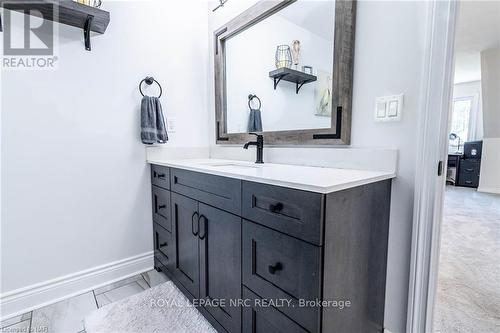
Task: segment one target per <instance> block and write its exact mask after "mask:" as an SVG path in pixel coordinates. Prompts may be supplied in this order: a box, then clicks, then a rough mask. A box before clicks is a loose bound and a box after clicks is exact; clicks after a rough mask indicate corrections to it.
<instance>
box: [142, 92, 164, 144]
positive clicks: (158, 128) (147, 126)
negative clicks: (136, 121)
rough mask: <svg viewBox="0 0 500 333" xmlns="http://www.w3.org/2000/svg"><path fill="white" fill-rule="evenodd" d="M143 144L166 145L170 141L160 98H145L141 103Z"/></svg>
mask: <svg viewBox="0 0 500 333" xmlns="http://www.w3.org/2000/svg"><path fill="white" fill-rule="evenodd" d="M141 140H142V143H144V144H147V145H151V144H153V143H165V142H167V141H168V135H167V129H166V128H165V119H164V118H163V111H162V109H161V104H160V99H159V98H158V97H150V96H144V97H143V98H142V101H141Z"/></svg>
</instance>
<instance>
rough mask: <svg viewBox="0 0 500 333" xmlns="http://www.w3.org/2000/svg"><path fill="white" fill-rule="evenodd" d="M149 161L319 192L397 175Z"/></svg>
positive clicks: (214, 161) (216, 161)
mask: <svg viewBox="0 0 500 333" xmlns="http://www.w3.org/2000/svg"><path fill="white" fill-rule="evenodd" d="M147 162H148V163H150V164H157V165H164V166H168V167H172V168H178V169H185V170H191V171H196V172H201V173H206V174H211V175H218V176H224V177H229V178H236V179H242V180H248V181H253V182H257V183H263V184H270V185H276V186H283V187H289V188H294V189H299V190H305V191H311V192H316V193H323V194H326V193H331V192H335V191H340V190H344V189H347V188H351V187H356V186H360V185H364V184H369V183H374V182H377V181H381V180H385V179H390V178H394V177H395V176H396V175H395V174H394V173H390V172H386V171H370V170H354V169H336V168H327V167H314V166H302V165H288V164H274V163H265V164H255V163H251V162H244V161H232V160H219V159H180V160H175V159H172V160H170V159H157V160H156V159H148V161H147Z"/></svg>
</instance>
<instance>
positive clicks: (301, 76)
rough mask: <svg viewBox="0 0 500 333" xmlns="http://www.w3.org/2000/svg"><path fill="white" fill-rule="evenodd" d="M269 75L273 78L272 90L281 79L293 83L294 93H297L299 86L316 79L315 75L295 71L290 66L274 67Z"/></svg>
mask: <svg viewBox="0 0 500 333" xmlns="http://www.w3.org/2000/svg"><path fill="white" fill-rule="evenodd" d="M269 77H270V78H272V79H273V80H274V90H276V87H277V86H278V83H279V82H280V81H281V80H283V81H288V82H293V83H295V93H296V94H298V93H299V90H300V88H302V86H303V85H304V84H306V83H311V82H314V81H316V80H317V79H318V78H317V77H316V76H315V75H311V74H307V73H304V72H300V71H296V70H295V69H291V68H278V69H275V70H274V71H271V72H269Z"/></svg>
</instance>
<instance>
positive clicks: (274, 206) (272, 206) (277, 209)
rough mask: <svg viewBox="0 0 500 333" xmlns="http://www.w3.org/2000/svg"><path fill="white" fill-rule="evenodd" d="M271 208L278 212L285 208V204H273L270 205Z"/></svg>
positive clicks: (272, 210)
mask: <svg viewBox="0 0 500 333" xmlns="http://www.w3.org/2000/svg"><path fill="white" fill-rule="evenodd" d="M269 210H270V211H271V212H273V213H278V212H280V211H282V210H283V204H282V203H281V202H278V203H276V204H271V205H269Z"/></svg>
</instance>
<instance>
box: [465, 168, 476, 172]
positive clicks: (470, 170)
mask: <svg viewBox="0 0 500 333" xmlns="http://www.w3.org/2000/svg"><path fill="white" fill-rule="evenodd" d="M465 171H469V172H472V171H474V169H472V168H468V169H465Z"/></svg>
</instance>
